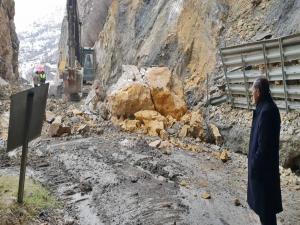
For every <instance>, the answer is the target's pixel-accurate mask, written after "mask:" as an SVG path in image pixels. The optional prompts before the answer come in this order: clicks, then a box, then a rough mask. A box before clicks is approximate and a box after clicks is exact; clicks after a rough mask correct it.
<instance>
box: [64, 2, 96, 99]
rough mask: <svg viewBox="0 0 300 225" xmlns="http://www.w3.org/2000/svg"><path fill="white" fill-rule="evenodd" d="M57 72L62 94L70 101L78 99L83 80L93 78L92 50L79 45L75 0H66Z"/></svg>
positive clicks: (93, 62) (79, 35)
mask: <svg viewBox="0 0 300 225" xmlns="http://www.w3.org/2000/svg"><path fill="white" fill-rule="evenodd" d="M58 72H59V77H60V79H63V89H64V95H65V97H66V98H67V99H68V100H70V101H80V99H81V96H80V94H81V93H82V85H83V82H87V81H92V80H94V78H95V54H94V50H93V49H92V48H83V47H82V46H81V22H80V19H79V13H78V4H77V0H67V15H66V17H65V18H64V21H63V25H62V34H61V40H60V56H59V62H58Z"/></svg>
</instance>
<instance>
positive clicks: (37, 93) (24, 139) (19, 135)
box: [7, 84, 49, 203]
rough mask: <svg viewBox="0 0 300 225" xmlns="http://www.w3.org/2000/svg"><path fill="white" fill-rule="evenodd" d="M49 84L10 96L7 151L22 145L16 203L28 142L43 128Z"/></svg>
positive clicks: (22, 183)
mask: <svg viewBox="0 0 300 225" xmlns="http://www.w3.org/2000/svg"><path fill="white" fill-rule="evenodd" d="M48 89H49V84H44V85H41V86H39V87H35V88H32V89H29V90H27V91H23V92H20V93H17V94H15V95H13V96H11V104H10V118H9V131H8V142H7V152H8V151H11V150H13V149H15V148H18V147H20V146H22V157H21V168H20V178H19V190H18V203H23V199H24V187H25V177H26V176H25V175H26V164H27V153H28V143H29V142H30V141H32V140H33V139H35V138H37V137H39V136H40V135H41V132H42V128H43V121H44V116H45V110H46V103H47V97H48Z"/></svg>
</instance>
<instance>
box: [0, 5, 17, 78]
mask: <svg viewBox="0 0 300 225" xmlns="http://www.w3.org/2000/svg"><path fill="white" fill-rule="evenodd" d="M14 16H15V2H14V0H0V77H2V78H4V79H9V80H13V79H16V78H18V75H19V74H18V49H19V41H18V38H17V35H16V32H15V24H14Z"/></svg>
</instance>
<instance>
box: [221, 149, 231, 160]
mask: <svg viewBox="0 0 300 225" xmlns="http://www.w3.org/2000/svg"><path fill="white" fill-rule="evenodd" d="M220 159H221V160H222V162H223V163H225V162H227V161H228V160H229V155H228V151H227V150H224V151H222V153H221V155H220Z"/></svg>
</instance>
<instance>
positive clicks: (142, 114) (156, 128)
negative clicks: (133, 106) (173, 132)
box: [134, 110, 167, 136]
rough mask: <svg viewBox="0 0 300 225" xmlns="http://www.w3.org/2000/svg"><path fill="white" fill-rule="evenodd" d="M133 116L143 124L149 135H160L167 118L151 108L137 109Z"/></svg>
mask: <svg viewBox="0 0 300 225" xmlns="http://www.w3.org/2000/svg"><path fill="white" fill-rule="evenodd" d="M134 116H135V118H136V119H137V120H139V121H141V123H143V124H144V125H145V128H146V129H147V133H148V134H149V135H150V136H160V133H161V131H162V130H164V129H165V124H166V123H167V119H166V118H165V117H164V116H162V115H161V114H160V113H158V112H156V111H153V110H144V111H139V112H137V113H135V114H134Z"/></svg>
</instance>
